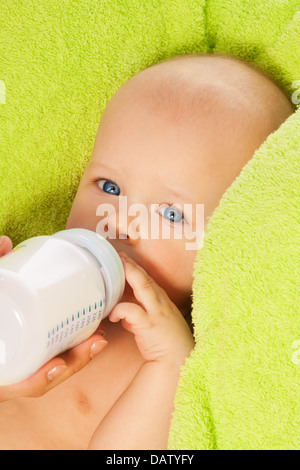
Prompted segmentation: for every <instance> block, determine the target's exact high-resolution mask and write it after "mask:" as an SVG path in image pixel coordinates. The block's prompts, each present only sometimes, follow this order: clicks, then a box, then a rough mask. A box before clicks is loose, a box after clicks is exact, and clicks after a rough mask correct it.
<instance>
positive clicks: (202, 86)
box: [0, 58, 293, 449]
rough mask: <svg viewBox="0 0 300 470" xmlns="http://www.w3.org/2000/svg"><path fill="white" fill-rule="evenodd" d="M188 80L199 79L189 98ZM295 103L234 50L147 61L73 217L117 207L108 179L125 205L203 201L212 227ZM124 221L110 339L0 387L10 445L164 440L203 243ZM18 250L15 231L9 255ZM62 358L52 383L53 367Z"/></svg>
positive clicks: (121, 104)
mask: <svg viewBox="0 0 300 470" xmlns="http://www.w3.org/2000/svg"><path fill="white" fill-rule="evenodd" d="M195 77H197V78H195ZM245 89H246V90H247V91H246V93H245ZM180 90H190V96H191V97H192V100H191V101H190V106H187V105H186V103H187V101H188V99H189V97H188V96H185V97H184V99H183V98H182V99H179V92H180ZM162 91H163V94H162ZM193 103H196V104H197V106H194V107H193ZM268 103H271V104H272V105H270V106H269V107H268ZM269 108H271V111H270V112H269V111H268V109H269ZM216 110H217V111H216ZM292 112H293V108H292V106H291V105H290V103H289V102H288V100H287V99H286V97H285V96H284V95H283V94H282V92H281V91H280V90H278V89H277V87H276V86H275V85H274V84H273V83H272V82H270V81H269V80H268V79H266V78H265V77H263V76H262V75H260V74H259V73H258V72H256V71H253V70H250V69H249V68H248V67H246V66H244V65H242V64H240V63H238V62H236V61H233V60H230V59H222V58H215V59H214V60H213V59H212V58H209V60H208V61H206V60H205V59H203V60H202V61H196V62H195V61H193V60H192V59H186V60H182V59H177V60H175V61H170V62H167V63H165V64H161V65H158V66H154V67H152V68H150V69H147V70H146V71H143V72H142V73H140V74H138V75H136V76H135V77H133V78H132V79H131V80H129V82H127V83H126V84H125V85H123V87H121V89H120V90H119V91H118V92H117V93H116V95H115V96H114V97H113V99H112V100H111V101H110V103H109V105H108V107H107V109H106V111H105V113H104V115H103V118H102V120H101V123H100V126H99V130H98V133H97V137H96V141H95V146H94V150H93V154H92V157H91V160H90V162H89V163H88V165H87V166H86V168H85V171H84V174H83V177H82V180H81V183H80V186H79V188H78V192H77V195H76V198H75V200H74V204H73V207H72V210H71V213H70V216H69V219H68V222H67V226H66V228H73V227H81V228H87V229H90V230H93V231H95V230H96V226H97V224H98V222H99V216H97V215H96V210H97V207H98V206H99V205H100V204H104V203H109V204H113V205H115V207H116V208H118V195H117V194H114V193H112V192H107V191H106V190H105V182H108V181H110V182H113V183H114V185H115V187H118V188H119V189H120V194H122V195H126V196H127V199H128V206H130V205H131V204H133V203H135V202H138V203H143V204H144V205H146V206H149V205H150V204H154V203H156V204H158V206H159V205H161V204H168V205H170V206H171V205H174V204H178V205H181V204H184V203H190V204H193V205H196V204H204V207H205V225H206V224H207V222H208V220H209V217H210V216H211V214H212V212H213V211H214V209H215V208H216V206H217V205H218V203H219V200H220V198H221V197H222V195H223V193H224V192H225V190H226V189H227V188H228V186H230V184H231V183H232V181H233V180H234V179H235V178H236V177H237V176H238V174H239V173H240V171H241V169H242V168H243V166H244V165H245V164H246V163H247V161H248V160H249V159H251V157H252V156H253V153H254V152H255V150H256V149H257V148H258V147H259V146H260V145H261V144H262V142H263V141H264V140H265V139H266V137H267V136H268V135H269V134H270V133H271V132H273V131H274V130H276V129H277V128H278V127H279V125H280V124H281V123H282V122H283V121H284V120H285V119H286V118H287V117H288V116H289V115H290V114H291V113H292ZM160 215H161V218H162V223H166V217H165V215H164V213H163V212H162V213H161V214H160ZM169 222H170V221H168V223H169ZM180 223H184V224H188V223H190V222H189V221H187V220H182V221H181V222H180ZM116 230H117V233H118V234H120V233H122V234H125V235H126V238H123V239H116V240H110V241H111V243H112V245H113V246H114V247H115V248H116V249H117V251H118V252H119V253H120V256H121V258H122V260H123V264H124V268H125V274H126V280H127V284H126V289H125V293H124V296H123V298H122V300H121V302H120V303H119V304H118V305H117V306H116V307H115V308H114V309H113V311H112V312H111V315H110V317H109V319H106V320H105V321H104V326H105V328H106V334H105V338H106V340H107V342H108V344H107V346H105V344H106V343H101V344H100V348H98V349H99V351H100V350H101V352H100V354H97V355H96V356H95V357H94V358H93V359H92V360H90V348H91V346H92V345H93V344H95V342H96V341H99V340H100V341H101V340H103V335H99V334H98V335H96V336H95V337H93V338H92V339H90V340H89V341H88V342H85V343H84V344H83V345H80V347H81V349H78V350H76V349H75V352H74V350H73V351H71V352H69V353H68V354H67V355H65V356H63V357H60V358H55V359H53V360H52V362H51V363H50V364H47V365H46V366H44V368H43V370H42V371H39V372H38V373H37V374H35V376H33V378H31V379H30V380H29V381H25V382H24V383H23V384H18V385H17V386H14V387H11V388H5V389H3V388H2V390H1V389H0V400H2V401H3V403H2V404H0V448H2V449H88V448H90V449H146V448H150V449H153V448H155V449H166V448H167V438H168V429H169V425H170V419H171V415H172V412H173V400H174V396H175V393H176V387H177V383H178V378H179V374H180V368H181V366H182V365H183V363H184V361H185V359H186V357H187V356H188V355H189V354H190V352H191V350H192V348H193V337H192V333H191V331H190V329H189V328H188V326H187V323H186V321H185V318H187V316H188V313H189V308H190V301H191V291H192V281H193V278H192V271H193V263H194V261H195V257H196V251H195V250H194V251H188V250H186V249H185V243H186V240H185V239H184V238H183V239H174V238H171V239H168V240H163V239H161V238H159V239H141V238H140V239H134V238H133V236H132V234H131V233H130V227H129V225H121V224H120V223H119V222H118V223H117V227H116ZM172 230H173V231H174V232H175V231H176V230H177V226H176V223H174V222H173V225H172ZM10 249H11V242H10V241H9V239H5V241H4V244H2V247H1V245H0V255H3V254H5V253H7V252H8V251H9V250H10ZM122 253H125V254H127V255H128V256H127V257H126V255H122ZM98 346H99V343H98ZM80 347H79V348H80ZM96 349H97V348H96ZM96 349H95V348H94V352H97V351H96ZM102 349H103V350H102ZM99 351H98V352H99ZM55 361H56V362H55ZM61 365H62V366H67V367H63V368H62V370H58V372H60V374H58V375H57V376H56V377H54V378H53V380H52V381H50V382H49V375H48V372H49V371H51V370H52V369H53V368H55V366H57V367H58V366H61ZM83 366H85V367H83ZM78 370H79V372H77V373H76V374H75V375H73V374H74V372H75V371H78ZM66 379H67V380H66ZM149 383H150V384H151V385H152V386H151V387H149ZM154 385H155V386H154ZM46 392H47V393H46ZM37 395H40V396H37ZM29 396H35V398H28V397H29ZM150 404H151V405H150ZM129 422H130V426H129V424H128V423H129ZM141 429H142V432H141ZM153 429H155V433H153Z"/></svg>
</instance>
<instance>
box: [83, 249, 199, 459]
mask: <svg viewBox="0 0 300 470" xmlns="http://www.w3.org/2000/svg"><path fill="white" fill-rule="evenodd" d="M124 258H125V259H124ZM123 260H124V261H123V262H124V268H125V274H126V279H127V281H128V283H129V284H130V285H131V287H132V289H133V292H134V295H135V297H136V299H137V301H138V302H139V304H140V305H137V304H134V303H129V302H128V303H120V304H118V305H117V306H116V307H115V308H114V309H113V311H112V312H111V314H110V320H111V321H112V322H117V321H119V320H122V324H123V326H124V328H125V329H126V330H128V331H130V332H132V333H133V334H134V335H135V340H136V343H137V345H138V347H139V350H140V352H141V354H142V356H143V357H144V359H145V363H144V364H143V365H142V367H141V368H140V370H139V372H138V373H137V375H136V377H135V378H134V380H133V381H132V383H131V384H130V386H129V387H128V388H127V389H126V390H125V392H124V393H123V394H122V395H121V397H120V398H119V399H118V401H117V402H116V403H115V405H114V406H113V408H112V409H111V410H110V412H109V413H108V414H107V415H106V417H105V418H104V419H103V421H102V422H101V424H100V425H99V427H98V429H97V431H96V432H95V434H94V436H93V438H92V440H91V443H90V449H106V450H113V449H131V450H132V449H134V450H138V449H167V442H168V433H169V427H170V421H171V416H172V412H173V403H174V398H175V393H176V388H177V384H178V380H179V374H180V368H181V366H182V365H183V363H184V361H185V359H186V357H187V356H188V355H189V354H190V352H191V350H192V349H193V347H194V340H193V336H192V333H191V331H190V329H189V327H188V325H187V323H186V321H185V320H184V318H183V316H182V314H181V313H180V311H179V310H178V309H177V307H176V306H175V304H174V303H173V302H171V300H170V299H169V297H168V296H167V294H166V293H165V291H164V290H163V289H162V288H161V287H159V286H158V285H157V284H156V283H155V282H154V281H153V279H151V278H150V277H149V276H148V274H147V273H146V272H145V271H144V270H143V269H142V268H141V267H140V266H138V265H137V264H136V263H135V262H134V261H133V260H131V259H130V258H128V257H127V256H125V257H123Z"/></svg>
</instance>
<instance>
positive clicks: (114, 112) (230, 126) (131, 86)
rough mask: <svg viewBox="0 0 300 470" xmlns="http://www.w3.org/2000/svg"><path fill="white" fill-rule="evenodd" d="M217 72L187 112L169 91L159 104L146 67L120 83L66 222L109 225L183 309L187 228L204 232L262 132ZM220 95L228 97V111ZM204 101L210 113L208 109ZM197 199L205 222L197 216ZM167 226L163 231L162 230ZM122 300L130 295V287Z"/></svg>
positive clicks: (189, 261) (188, 286) (188, 268)
mask: <svg viewBox="0 0 300 470" xmlns="http://www.w3.org/2000/svg"><path fill="white" fill-rule="evenodd" d="M225 65H226V64H225ZM170 66H171V68H172V67H173V68H174V73H177V72H178V70H179V69H178V67H179V68H180V67H186V65H185V64H183V65H182V64H181V63H180V62H179V63H178V64H177V63H176V62H175V63H171V65H170ZM176 67H177V69H176ZM183 70H185V68H183ZM179 72H180V73H182V70H179ZM142 74H143V73H142ZM219 75H220V73H219V71H216V70H215V69H214V67H208V68H206V72H205V74H204V92H203V97H202V102H203V106H202V107H201V105H199V106H198V105H197V106H198V108H197V112H196V113H191V114H190V115H189V109H188V110H187V112H186V110H185V112H183V113H182V114H181V111H180V106H176V104H175V106H174V98H173V101H172V99H171V100H170V101H168V102H167V105H166V106H161V103H160V102H159V100H157V94H156V95H155V94H154V95H151V93H149V89H148V85H149V80H148V82H147V80H144V79H143V75H142V76H141V77H139V76H137V77H138V78H136V77H134V78H133V79H131V80H129V82H127V84H125V85H123V87H121V89H120V90H119V91H118V92H117V93H116V95H114V97H113V99H112V100H111V101H110V103H109V104H108V107H107V108H106V110H105V112H104V115H103V117H102V120H101V123H100V126H99V129H98V133H97V137H96V141H95V145H94V149H93V153H92V157H91V160H90V162H89V163H88V165H87V166H86V168H85V171H84V174H83V177H82V180H81V182H80V186H79V189H78V192H77V195H76V198H75V200H74V204H73V207H72V210H71V213H70V216H69V219H68V223H67V228H68V229H69V228H76V227H79V228H86V229H89V230H92V231H97V233H100V234H102V235H104V236H105V234H104V232H105V231H107V230H110V234H111V235H112V232H113V231H112V230H111V229H112V228H114V229H115V234H114V237H113V238H109V241H110V242H111V244H112V245H113V246H114V247H115V248H116V250H117V251H118V252H120V251H124V252H126V253H127V254H128V255H129V256H130V257H131V258H133V259H134V260H135V261H136V262H137V263H138V264H139V265H140V266H142V267H143V268H144V269H145V271H146V272H147V273H148V274H149V275H150V276H151V277H152V278H153V279H154V280H155V281H156V282H157V283H158V284H159V285H160V286H161V287H162V288H163V289H164V290H165V291H166V292H167V294H168V295H169V297H170V299H171V300H172V301H173V302H174V303H175V304H176V305H177V307H178V308H179V309H180V310H181V311H182V312H184V311H185V308H186V306H187V305H188V304H189V301H190V296H191V290H192V273H193V263H194V260H195V256H196V249H194V250H190V249H187V243H190V242H191V240H190V238H189V236H190V235H191V233H195V232H196V231H197V232H198V235H199V233H200V234H201V233H202V232H203V226H204V228H205V227H206V224H207V221H208V218H209V217H210V216H211V214H212V212H213V211H214V209H215V208H216V206H217V205H218V202H219V200H220V198H221V197H222V194H223V193H224V192H225V190H226V188H228V187H229V186H230V184H231V183H232V181H233V180H234V179H235V177H236V176H237V175H238V174H239V173H240V171H241V169H242V167H243V166H244V165H245V163H246V162H247V161H248V160H249V159H250V158H251V157H252V155H253V153H254V151H255V150H256V149H257V148H258V147H259V145H260V144H261V143H262V142H263V140H264V139H265V137H266V136H265V135H263V134H261V131H260V127H259V129H258V130H254V129H253V130H251V126H248V125H247V122H246V119H245V112H243V113H242V116H241V112H240V110H241V101H239V100H238V97H237V96H235V95H234V94H233V95H232V96H227V98H226V94H227V95H228V94H230V93H234V92H235V90H234V87H233V86H229V87H226V86H223V84H221V88H220V86H219V82H220V77H219ZM156 76H157V75H154V76H153V79H154V78H155V77H156ZM144 77H145V78H146V79H147V74H146V75H144ZM214 82H215V89H216V90H218V89H220V90H221V91H220V93H219V95H218V93H217V91H216V92H215V93H211V95H212V97H213V100H214V103H211V102H210V98H209V99H208V100H207V102H206V96H209V97H210V93H208V92H209V91H210V89H208V90H207V83H209V87H211V89H213V86H214ZM151 83H152V82H151ZM205 87H206V88H205ZM154 88H155V85H154ZM158 88H159V83H158ZM207 91H208V92H207ZM218 96H219V97H220V98H218ZM155 97H156V98H155ZM223 99H224V103H225V102H226V103H227V104H228V103H231V108H230V111H229V112H228V109H227V104H224V105H223ZM211 105H213V106H214V108H216V109H217V113H216V112H210V109H211ZM214 108H213V109H214ZM121 196H123V197H122V198H121ZM125 196H126V198H125ZM121 199H122V204H120V201H121ZM124 201H125V202H126V204H124ZM104 204H105V205H108V206H103V205H104ZM134 204H140V205H142V206H143V207H144V208H145V209H146V210H147V213H145V212H144V211H142V212H143V214H141V213H140V217H139V222H141V224H140V227H139V229H140V237H138V236H137V224H136V223H135V221H136V220H137V218H136V217H134V216H133V214H134V212H131V209H132V208H133V207H134V206H133V205H134ZM201 204H203V205H204V218H203V220H199V217H198V218H197V216H196V213H197V207H198V208H199V205H201ZM184 205H186V207H189V208H190V210H189V211H188V213H184V211H183V209H184ZM104 207H106V208H110V209H113V211H111V212H110V215H109V216H108V214H107V213H105V212H104V211H103V210H102V211H101V208H102V209H103V208H104ZM130 208H131V209H130ZM154 213H155V215H156V216H157V217H156V219H155V220H156V221H157V220H159V230H158V233H156V236H152V234H151V231H150V224H151V223H152V220H153V219H152V218H151V216H153V214H154ZM135 214H136V215H137V213H135ZM198 215H199V214H198ZM147 223H148V224H147ZM167 228H168V229H169V230H170V236H168V237H167V238H163V230H164V229H167ZM147 229H148V231H147ZM123 300H133V298H132V292H130V289H129V288H128V287H127V289H126V290H125V294H124V298H123Z"/></svg>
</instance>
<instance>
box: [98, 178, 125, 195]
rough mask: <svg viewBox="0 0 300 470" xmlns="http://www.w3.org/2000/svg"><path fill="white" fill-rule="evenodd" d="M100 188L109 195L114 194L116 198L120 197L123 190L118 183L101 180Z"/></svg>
mask: <svg viewBox="0 0 300 470" xmlns="http://www.w3.org/2000/svg"><path fill="white" fill-rule="evenodd" d="M98 186H99V187H100V188H101V189H102V190H103V191H104V192H105V193H108V194H113V195H114V196H119V194H120V192H121V190H120V188H119V186H118V185H117V183H114V182H113V181H110V180H99V181H98Z"/></svg>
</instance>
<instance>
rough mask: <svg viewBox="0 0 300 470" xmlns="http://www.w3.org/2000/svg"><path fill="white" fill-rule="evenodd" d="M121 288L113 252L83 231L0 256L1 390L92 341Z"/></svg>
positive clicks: (34, 241)
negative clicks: (82, 343)
mask: <svg viewBox="0 0 300 470" xmlns="http://www.w3.org/2000/svg"><path fill="white" fill-rule="evenodd" d="M124 286H125V276H124V270H123V265H122V262H121V260H120V258H119V256H118V254H117V252H116V251H115V249H114V248H113V247H112V245H111V244H110V243H109V242H108V241H107V240H106V239H104V238H103V237H101V236H100V235H98V234H96V233H94V232H91V231H89V230H85V229H70V230H63V231H61V232H58V233H56V234H54V235H52V236H41V237H35V238H30V239H29V240H26V241H25V242H23V243H21V244H19V245H18V246H17V247H16V248H15V249H14V250H13V251H12V252H10V253H8V254H7V255H5V256H4V257H2V258H0V386H3V385H8V384H12V383H16V382H19V381H21V380H23V379H25V378H27V377H29V376H30V375H32V374H33V373H34V372H36V371H37V370H38V369H39V368H40V367H41V366H42V365H43V364H45V363H46V362H47V361H48V360H50V359H51V358H52V357H54V356H56V355H58V354H59V353H61V352H63V351H65V350H67V349H70V348H71V347H73V346H75V345H77V344H79V343H81V342H82V341H83V340H85V339H87V338H88V337H89V336H91V335H92V334H93V332H94V331H95V330H96V329H97V327H98V325H99V323H100V322H101V320H102V319H103V318H105V317H106V316H107V315H108V314H109V313H110V311H111V310H112V308H113V307H114V305H115V304H116V303H118V302H119V300H120V299H121V297H122V295H123V291H124Z"/></svg>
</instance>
